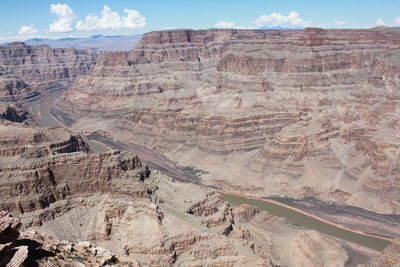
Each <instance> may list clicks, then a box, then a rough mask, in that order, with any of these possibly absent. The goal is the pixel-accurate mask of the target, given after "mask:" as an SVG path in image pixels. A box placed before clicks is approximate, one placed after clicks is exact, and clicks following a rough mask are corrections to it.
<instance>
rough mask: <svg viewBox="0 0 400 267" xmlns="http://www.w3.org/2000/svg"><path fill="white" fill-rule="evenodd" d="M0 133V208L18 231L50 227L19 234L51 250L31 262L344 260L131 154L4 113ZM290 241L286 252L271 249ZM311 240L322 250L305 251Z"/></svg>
mask: <svg viewBox="0 0 400 267" xmlns="http://www.w3.org/2000/svg"><path fill="white" fill-rule="evenodd" d="M0 137H1V139H0V143H1V144H2V146H1V152H0V163H1V164H0V209H1V210H5V211H7V212H10V213H11V214H13V215H14V216H16V217H18V218H19V219H20V220H21V222H22V224H23V229H24V230H27V229H29V230H31V231H32V230H36V231H37V232H45V233H47V234H48V235H50V236H48V235H40V234H39V235H37V234H35V233H27V234H26V235H24V237H23V239H27V238H28V239H32V240H36V242H38V243H39V245H38V246H39V247H42V248H43V249H44V250H45V251H47V252H49V253H50V254H48V255H47V256H46V257H42V258H40V259H36V262H38V263H40V264H44V265H45V264H54V265H57V264H59V265H62V264H64V263H65V264H66V265H67V264H71V262H72V263H73V262H75V261H74V259H78V258H79V259H80V260H81V261H83V262H84V263H85V264H90V263H91V264H95V265H101V264H100V263H101V262H102V264H103V263H105V262H104V261H100V260H101V259H104V257H103V256H101V257H100V258H96V257H95V256H99V253H100V252H101V251H110V253H111V254H107V253H106V252H104V253H106V255H117V256H118V257H117V258H121V256H123V257H126V258H127V260H125V262H130V261H131V262H133V261H135V262H137V264H140V265H142V266H273V264H285V265H287V266H299V263H300V265H302V266H308V264H310V263H311V264H314V265H323V264H326V263H328V262H330V261H331V260H332V257H331V256H330V255H335V260H334V262H337V263H339V264H340V263H342V264H344V262H345V261H346V259H347V258H348V254H347V252H346V250H345V249H343V248H342V247H341V246H340V245H339V243H337V242H336V241H334V240H332V239H331V238H328V237H325V236H323V235H321V234H319V233H315V232H313V231H306V230H304V229H300V228H294V227H293V226H289V225H288V224H287V223H286V222H285V221H284V220H282V219H278V218H277V217H275V216H271V215H269V214H267V213H265V212H260V211H253V210H251V209H250V208H249V207H238V208H232V207H231V206H229V204H227V203H226V202H225V201H223V199H222V197H221V196H220V195H219V194H218V193H216V192H214V191H213V190H210V189H206V188H204V187H201V186H198V185H194V184H189V183H180V182H175V181H173V180H172V179H171V178H169V177H167V176H165V175H163V174H162V173H160V172H158V171H152V170H149V169H148V167H147V166H145V165H144V164H142V163H141V161H140V160H139V159H138V157H137V156H135V155H134V154H132V153H128V152H119V151H112V152H106V153H101V154H89V153H87V152H86V151H87V146H86V145H85V144H84V142H83V141H82V139H81V138H80V137H79V136H78V135H71V133H69V132H67V131H66V130H64V129H59V128H47V129H44V128H31V127H29V126H27V125H26V124H21V123H14V122H9V121H3V123H2V124H1V125H0ZM249 209H250V211H249ZM246 214H252V215H251V216H250V215H246ZM253 218H257V219H254V220H253ZM0 225H1V223H0ZM277 232H279V233H281V234H280V235H277V234H276V233H277ZM260 234H262V236H263V237H262V238H261V237H259V235H260ZM300 239H301V240H303V241H304V242H306V243H305V245H303V244H302V243H301V242H300V241H296V240H300ZM57 240H66V241H65V242H64V241H63V242H60V241H57ZM81 241H88V242H89V243H79V242H81ZM292 242H297V245H296V246H293V247H292V248H291V249H290V250H283V249H275V248H283V247H285V246H286V245H287V244H290V243H292ZM76 243H77V244H76ZM317 243H318V244H319V246H320V248H321V251H329V253H328V254H326V255H327V256H325V254H322V255H319V254H318V253H319V252H314V251H313V249H312V247H313V246H315V245H316V244H317ZM74 244H76V245H74ZM91 244H94V245H96V246H99V247H103V248H104V249H105V250H101V249H96V248H94V247H93V246H92V245H91ZM266 248H268V249H267V250H264V249H266ZM26 251H29V247H28V248H26V249H25V248H24V251H22V252H26ZM93 251H94V252H93ZM22 252H21V254H22ZM288 253H294V254H293V256H290V257H288V256H287V255H288ZM313 253H316V254H313ZM22 256H23V255H22ZM22 258H23V257H22ZM81 258H82V259H81ZM106 258H108V259H110V260H111V258H109V257H106ZM121 259H122V258H121ZM128 259H129V260H130V261H128ZM119 262H120V263H121V262H122V260H120V261H119ZM111 263H112V262H111ZM111 263H110V264H111ZM117 264H118V262H117ZM121 265H122V263H121Z"/></svg>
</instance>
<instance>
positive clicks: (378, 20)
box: [375, 18, 385, 26]
mask: <svg viewBox="0 0 400 267" xmlns="http://www.w3.org/2000/svg"><path fill="white" fill-rule="evenodd" d="M375 23H376V25H377V26H383V25H385V22H384V21H383V19H381V18H377V19H376V22H375Z"/></svg>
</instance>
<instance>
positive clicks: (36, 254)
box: [0, 211, 140, 267]
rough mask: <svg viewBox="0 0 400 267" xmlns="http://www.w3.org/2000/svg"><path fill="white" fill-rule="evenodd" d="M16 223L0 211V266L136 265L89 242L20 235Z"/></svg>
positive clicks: (35, 234) (40, 235) (129, 259)
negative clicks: (72, 241) (76, 242)
mask: <svg viewBox="0 0 400 267" xmlns="http://www.w3.org/2000/svg"><path fill="white" fill-rule="evenodd" d="M20 226H21V222H20V220H18V219H16V218H13V217H12V216H11V215H10V214H9V213H7V212H5V211H0V265H1V266H5V267H18V266H87V265H89V266H111V265H119V266H123V265H128V266H135V267H136V266H140V264H139V263H138V262H137V261H135V260H134V259H131V258H127V257H117V256H115V255H114V254H113V253H111V252H109V251H108V250H105V249H104V248H101V247H96V246H93V245H92V244H91V243H89V242H80V243H78V244H75V243H71V242H67V241H59V240H57V239H54V238H52V237H51V236H49V235H46V234H40V233H38V232H35V231H30V232H24V233H22V234H20V232H19V228H20Z"/></svg>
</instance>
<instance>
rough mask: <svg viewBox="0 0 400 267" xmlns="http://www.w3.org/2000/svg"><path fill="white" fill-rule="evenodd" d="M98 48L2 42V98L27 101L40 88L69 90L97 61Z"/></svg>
mask: <svg viewBox="0 0 400 267" xmlns="http://www.w3.org/2000/svg"><path fill="white" fill-rule="evenodd" d="M98 55H99V52H98V51H96V50H78V49H74V48H68V49H62V48H58V49H52V48H50V47H48V46H45V45H43V46H28V45H25V44H24V43H13V44H10V45H0V101H15V100H19V101H21V100H25V99H30V98H33V97H35V96H37V94H38V93H37V91H46V90H58V89H66V88H67V86H68V85H69V84H70V83H71V82H72V81H73V80H75V78H77V77H78V76H81V75H84V74H87V73H88V72H89V70H90V68H91V67H92V66H93V65H94V64H95V63H96V60H97V57H98Z"/></svg>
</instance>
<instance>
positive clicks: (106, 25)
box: [76, 5, 146, 31]
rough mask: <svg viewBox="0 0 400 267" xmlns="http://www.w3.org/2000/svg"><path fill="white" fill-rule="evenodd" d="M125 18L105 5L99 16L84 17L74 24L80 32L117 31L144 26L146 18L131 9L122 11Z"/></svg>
mask: <svg viewBox="0 0 400 267" xmlns="http://www.w3.org/2000/svg"><path fill="white" fill-rule="evenodd" d="M124 13H125V14H126V15H125V16H121V15H120V14H118V12H115V11H112V10H111V8H110V7H108V6H107V5H105V6H104V7H103V10H102V11H101V16H100V17H98V16H96V15H94V14H89V15H87V16H86V18H85V20H83V21H82V20H80V21H78V22H77V23H76V29H77V30H80V31H92V30H107V29H112V30H118V29H134V28H141V27H144V26H146V18H145V17H143V16H142V15H141V14H140V13H139V12H138V11H136V10H133V9H124Z"/></svg>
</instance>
